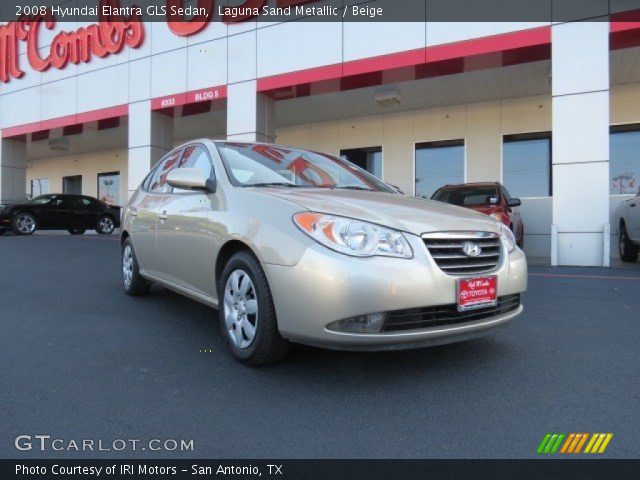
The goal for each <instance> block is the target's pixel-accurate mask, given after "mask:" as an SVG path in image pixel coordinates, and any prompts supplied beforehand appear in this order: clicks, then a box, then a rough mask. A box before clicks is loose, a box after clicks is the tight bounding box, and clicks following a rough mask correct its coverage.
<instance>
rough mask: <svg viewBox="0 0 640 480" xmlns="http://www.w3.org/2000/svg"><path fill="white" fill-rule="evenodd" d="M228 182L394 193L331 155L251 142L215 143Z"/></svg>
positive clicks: (253, 185)
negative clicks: (228, 179)
mask: <svg viewBox="0 0 640 480" xmlns="http://www.w3.org/2000/svg"><path fill="white" fill-rule="evenodd" d="M216 145H217V147H218V151H219V152H220V154H221V157H222V161H223V163H224V166H225V168H226V170H227V173H228V175H229V178H230V180H231V183H233V184H234V185H236V186H241V187H282V188H340V189H351V190H369V191H375V192H388V193H397V192H396V191H395V189H393V188H391V187H390V186H388V185H387V184H385V183H384V182H381V181H380V180H378V179H377V178H376V177H374V176H373V175H371V174H370V173H369V172H367V171H365V170H363V169H361V168H360V167H358V166H357V165H354V164H353V163H351V162H349V161H347V160H343V159H341V158H338V157H334V156H332V155H325V154H322V153H316V152H310V151H307V150H300V149H297V148H289V147H281V146H277V145H267V144H254V143H217V144H216Z"/></svg>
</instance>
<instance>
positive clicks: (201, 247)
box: [122, 140, 527, 365]
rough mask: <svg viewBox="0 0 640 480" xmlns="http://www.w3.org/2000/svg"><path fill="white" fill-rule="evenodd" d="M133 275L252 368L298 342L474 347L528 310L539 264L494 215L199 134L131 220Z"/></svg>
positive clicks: (146, 185)
mask: <svg viewBox="0 0 640 480" xmlns="http://www.w3.org/2000/svg"><path fill="white" fill-rule="evenodd" d="M122 278H123V283H124V289H125V290H126V292H127V293H129V294H131V295H141V294H146V293H148V292H149V288H150V285H151V284H152V283H156V284H159V285H162V286H164V287H167V288H169V289H172V290H175V291H177V292H179V293H181V294H184V295H186V296H188V297H191V298H193V299H195V300H198V301H200V302H203V303H205V304H208V305H210V306H212V307H215V308H217V309H218V311H219V317H220V325H221V331H222V333H223V335H224V337H225V339H226V341H227V342H228V344H229V346H230V349H231V352H232V353H233V355H234V356H235V357H236V358H238V359H239V360H240V361H242V362H244V363H246V364H250V365H261V364H265V363H269V362H273V361H276V360H279V359H280V358H282V357H283V356H284V355H285V353H286V351H287V347H288V345H289V342H298V343H303V344H308V345H315V346H321V347H327V348H335V349H350V350H386V349H398V348H411V347H419V346H426V345H435V344H442V343H449V342H456V341H461V340H466V339H469V338H473V337H476V336H479V335H481V334H484V333H486V332H488V331H491V330H493V329H495V328H498V327H501V326H504V325H505V324H507V323H508V322H509V321H510V320H512V319H513V318H514V317H516V316H517V315H518V314H520V313H521V312H522V305H521V294H522V293H523V292H524V291H525V290H526V286H527V266H526V260H525V256H524V254H523V252H522V251H521V250H520V249H519V248H518V247H517V246H516V242H515V239H514V237H513V234H512V233H511V231H510V230H509V229H508V228H507V227H506V226H504V225H502V224H500V223H498V222H496V221H494V220H493V219H491V218H490V217H489V216H486V215H483V214H480V213H476V212H473V211H470V210H467V209H464V208H460V207H455V206H451V205H447V204H444V203H440V202H435V201H431V200H425V199H420V198H413V197H407V196H404V195H402V194H400V193H399V192H398V191H397V190H396V189H395V188H393V187H391V186H389V185H387V184H385V183H383V182H381V181H380V180H378V179H376V178H375V177H374V176H372V175H370V174H369V173H367V172H366V171H364V170H362V169H360V168H359V167H357V166H355V165H353V164H351V163H349V162H347V161H345V160H342V159H340V158H337V157H333V156H331V155H325V154H322V153H316V152H311V151H305V150H300V149H297V148H290V147H283V146H277V145H271V144H256V143H231V142H218V141H211V140H198V141H194V142H191V143H188V144H186V145H183V146H181V147H178V148H176V149H175V150H173V151H171V152H170V153H168V154H167V155H166V156H165V157H164V158H162V159H161V160H160V161H159V162H158V163H157V165H156V166H155V168H153V170H152V171H151V172H150V173H149V174H148V175H147V177H146V178H145V179H144V181H143V182H142V184H141V185H140V187H139V188H138V189H137V191H136V192H135V193H134V195H133V196H132V198H131V200H130V201H129V203H128V205H127V207H126V209H125V211H124V217H123V229H122Z"/></svg>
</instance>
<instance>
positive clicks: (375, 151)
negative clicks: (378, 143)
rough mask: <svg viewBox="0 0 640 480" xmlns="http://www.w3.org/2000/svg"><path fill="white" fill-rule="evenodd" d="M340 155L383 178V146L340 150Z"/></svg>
mask: <svg viewBox="0 0 640 480" xmlns="http://www.w3.org/2000/svg"><path fill="white" fill-rule="evenodd" d="M340 157H342V158H343V159H344V160H348V161H350V162H351V163H354V164H356V165H357V166H359V167H360V168H362V169H363V170H366V171H367V172H369V173H370V174H372V175H374V176H375V177H377V178H378V179H380V180H382V147H367V148H350V149H348V150H340Z"/></svg>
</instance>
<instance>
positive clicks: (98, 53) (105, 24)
mask: <svg viewBox="0 0 640 480" xmlns="http://www.w3.org/2000/svg"><path fill="white" fill-rule="evenodd" d="M165 1H166V9H165V11H166V14H165V16H166V20H167V26H168V27H169V30H171V32H173V33H174V34H175V35H179V36H183V37H186V36H190V35H194V34H196V33H198V32H200V31H202V30H203V29H205V28H206V27H207V25H208V24H209V22H210V21H211V19H212V18H213V16H214V9H215V0H198V2H197V11H199V12H201V13H199V14H197V15H195V16H193V17H191V18H189V19H188V20H187V19H185V18H184V17H183V16H182V14H179V13H177V12H180V11H184V0H165ZM309 1H313V0H277V4H278V6H281V7H286V6H291V5H296V4H301V3H307V2H309ZM266 2H267V0H245V2H244V4H243V5H242V7H246V8H248V9H251V8H260V7H262V6H263V5H264V4H265V3H266ZM119 10H120V11H124V10H125V9H124V8H121V7H120V0H99V1H98V12H99V21H98V23H95V24H92V25H89V26H86V27H80V28H78V29H77V30H75V31H71V32H66V31H61V32H59V33H58V34H57V35H56V36H55V37H54V38H53V40H52V41H51V45H50V46H49V48H48V53H45V54H43V53H42V52H41V50H40V45H39V38H40V33H41V31H42V29H43V28H46V29H47V30H53V29H54V28H55V27H56V19H55V17H54V16H53V14H52V13H48V12H43V13H42V14H37V15H29V16H24V15H23V16H22V17H20V19H19V20H18V21H15V22H10V23H8V24H6V25H2V26H0V82H2V83H7V82H9V81H11V79H12V78H13V79H18V78H22V77H23V76H24V75H25V71H24V70H23V68H22V67H23V66H22V65H21V58H20V55H19V51H20V48H19V47H20V42H24V43H26V44H27V55H26V57H27V62H28V63H29V66H30V67H31V68H32V69H33V70H35V71H38V72H45V71H47V70H49V69H50V68H55V69H58V70H63V69H64V68H66V67H67V66H68V65H69V64H75V65H78V64H80V63H89V62H90V61H91V60H92V59H93V58H94V57H98V58H105V57H108V56H110V55H117V54H119V53H121V52H122V51H123V50H124V49H125V48H140V47H141V46H142V45H143V43H144V40H145V28H144V24H143V23H142V17H141V15H139V14H138V13H133V14H131V15H129V16H124V15H118V14H114V13H111V14H109V13H108V12H118V11H119ZM249 18H251V16H245V17H237V16H236V17H227V16H226V15H225V16H223V17H222V21H223V22H225V23H234V22H242V21H246V20H248V19H249Z"/></svg>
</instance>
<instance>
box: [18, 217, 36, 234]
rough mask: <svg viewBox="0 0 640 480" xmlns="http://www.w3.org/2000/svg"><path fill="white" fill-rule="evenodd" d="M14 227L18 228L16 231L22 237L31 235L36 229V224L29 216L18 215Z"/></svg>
mask: <svg viewBox="0 0 640 480" xmlns="http://www.w3.org/2000/svg"><path fill="white" fill-rule="evenodd" d="M16 226H17V227H18V231H19V232H20V233H22V234H24V235H28V234H30V233H33V231H34V230H35V229H36V222H35V221H34V219H33V217H32V216H31V215H26V214H25V215H20V216H19V217H18V218H17V219H16Z"/></svg>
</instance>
